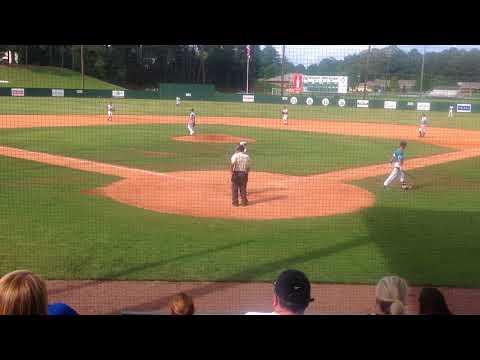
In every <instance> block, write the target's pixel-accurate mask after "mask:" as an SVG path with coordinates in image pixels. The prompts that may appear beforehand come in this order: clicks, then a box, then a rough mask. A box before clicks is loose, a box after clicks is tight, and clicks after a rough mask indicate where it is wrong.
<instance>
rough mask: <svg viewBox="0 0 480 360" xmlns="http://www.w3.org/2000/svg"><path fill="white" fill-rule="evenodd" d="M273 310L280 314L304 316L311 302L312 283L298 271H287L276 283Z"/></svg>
mask: <svg viewBox="0 0 480 360" xmlns="http://www.w3.org/2000/svg"><path fill="white" fill-rule="evenodd" d="M273 285H274V297H273V308H274V311H275V312H276V313H278V314H292V315H303V313H304V312H305V310H306V309H307V307H308V305H309V304H310V302H312V301H313V299H312V298H311V297H310V281H309V280H308V278H307V276H306V275H305V274H304V273H303V272H301V271H298V270H285V271H284V272H282V273H281V274H280V275H279V276H278V278H277V280H276V281H275V282H274V284H273Z"/></svg>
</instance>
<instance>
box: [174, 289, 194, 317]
mask: <svg viewBox="0 0 480 360" xmlns="http://www.w3.org/2000/svg"><path fill="white" fill-rule="evenodd" d="M168 307H169V308H170V314H171V315H193V314H194V313H195V306H194V305H193V299H192V298H191V297H190V296H188V295H187V294H185V293H182V292H181V293H178V294H175V295H173V296H172V297H171V298H170V300H169V301H168Z"/></svg>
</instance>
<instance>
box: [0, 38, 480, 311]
mask: <svg viewBox="0 0 480 360" xmlns="http://www.w3.org/2000/svg"><path fill="white" fill-rule="evenodd" d="M79 46H80V45H79ZM81 46H82V49H83V46H84V45H81ZM229 46H230V45H228V46H225V47H224V48H217V47H215V46H213V45H212V46H211V47H209V46H203V45H189V46H185V48H182V49H183V50H182V49H180V48H175V49H174V48H173V47H170V46H164V47H163V46H158V47H155V46H151V47H150V46H146V47H145V48H141V46H139V47H138V48H134V47H132V48H129V47H125V49H123V50H121V49H119V48H118V49H117V48H116V46H115V45H112V46H110V47H109V46H99V47H94V46H93V45H92V46H88V53H87V55H88V56H87V57H86V59H87V58H88V59H87V61H90V62H91V61H92V60H91V59H93V58H95V59H98V62H97V63H95V66H93V65H92V64H91V63H88V64H87V65H88V66H86V67H85V68H86V69H88V71H91V72H95V75H96V76H97V77H99V78H101V79H96V78H95V77H94V76H91V77H84V76H83V75H84V74H83V75H82V74H79V73H77V72H76V71H74V70H66V71H65V72H63V71H62V70H61V69H60V68H55V67H53V66H49V67H42V66H37V65H35V64H32V66H23V65H22V64H19V63H8V64H6V63H3V64H2V65H0V81H1V84H2V85H1V86H0V167H1V169H2V171H0V188H1V191H0V212H1V214H2V216H1V217H0V226H1V227H2V229H3V230H2V232H1V233H0V237H1V238H2V241H0V253H1V254H2V262H1V263H0V272H1V273H2V274H7V273H9V272H11V271H13V270H16V269H28V270H31V271H32V272H33V273H35V274H38V275H39V276H41V277H42V278H43V279H45V280H46V281H47V285H48V286H47V287H48V292H49V293H48V297H49V303H51V302H53V301H56V302H57V301H58V302H62V301H66V302H68V303H69V304H70V305H72V306H73V307H74V308H75V309H76V310H78V312H79V313H81V314H119V313H122V312H125V311H127V312H128V311H132V312H136V311H161V312H166V311H167V310H168V298H169V297H170V295H172V294H173V293H174V292H180V291H181V292H186V293H188V295H190V296H192V297H193V299H194V301H195V309H196V311H197V312H198V313H220V314H222V313H235V314H236V313H246V312H249V313H250V312H251V313H258V312H265V313H271V310H272V309H271V307H272V305H271V303H272V283H273V284H274V286H273V289H274V291H275V296H277V295H278V294H277V293H276V291H279V294H281V293H285V294H287V295H289V294H290V293H288V291H289V288H288V287H285V286H281V285H279V284H281V282H280V281H278V275H279V274H280V273H281V272H282V271H284V270H285V269H294V270H296V272H294V273H295V274H297V275H298V273H299V272H300V273H304V274H306V275H307V276H308V279H309V281H310V282H311V285H312V288H311V289H312V296H311V297H312V298H315V301H314V302H312V303H311V304H310V300H311V298H310V294H309V293H307V292H306V291H305V289H308V292H310V285H308V286H303V287H301V286H300V287H299V288H300V289H303V290H302V291H304V292H303V294H304V295H305V297H304V298H303V301H304V302H305V301H306V302H305V303H308V304H310V305H309V308H308V310H307V312H306V313H307V314H308V313H370V312H371V305H372V304H373V306H377V305H378V306H380V305H379V304H380V303H379V302H378V301H380V300H381V301H383V302H384V303H388V302H390V305H391V304H393V303H394V302H395V301H396V300H392V301H390V299H386V298H384V297H382V298H381V299H380V297H379V295H378V293H377V292H376V290H378V289H376V288H375V284H377V282H378V280H379V279H381V278H383V277H385V276H389V275H398V276H399V277H401V278H403V279H405V280H406V283H408V287H409V289H410V292H409V294H408V297H407V299H406V301H401V303H402V306H404V308H405V309H407V312H418V311H419V309H418V301H419V299H418V296H419V293H420V289H421V288H422V287H425V286H428V287H437V288H440V289H442V291H443V292H444V294H446V297H447V300H448V305H449V307H450V308H451V309H452V310H453V312H454V313H457V314H466V313H476V314H480V302H478V301H477V298H480V277H479V274H480V263H479V261H478V258H479V257H480V243H479V242H478V240H477V236H475V234H478V233H479V232H480V121H479V116H480V115H479V114H480V97H478V94H479V93H478V91H480V83H477V82H476V81H475V79H474V76H473V75H472V79H471V81H468V82H466V81H464V79H469V77H468V76H466V75H465V74H459V77H458V79H459V80H458V81H456V83H458V84H457V85H455V86H454V85H452V86H448V87H445V88H443V85H442V84H444V83H445V84H446V83H449V84H453V83H454V82H455V81H454V80H455V79H454V78H453V77H454V76H453V75H451V74H450V72H448V73H446V72H445V74H443V73H442V74H441V76H439V78H438V79H439V80H438V82H437V84H439V85H438V86H437V85H434V77H433V76H430V75H428V76H425V78H423V76H424V72H428V71H430V70H429V69H431V68H432V67H434V66H437V61H438V63H441V61H443V60H441V59H442V56H444V55H438V56H437V57H435V59H436V60H435V61H430V62H428V61H425V64H423V65H422V66H423V67H424V68H423V70H422V74H421V75H420V74H418V77H419V78H420V77H422V79H423V80H422V83H421V85H420V83H417V81H416V80H414V78H415V79H416V78H417V75H415V76H414V72H415V71H416V70H415V69H414V65H415V66H416V64H420V63H421V61H423V60H425V59H422V54H421V53H418V54H417V53H416V52H409V53H406V52H405V54H403V55H402V54H401V53H400V52H399V51H398V49H395V48H394V47H393V48H390V47H388V48H390V50H389V51H391V52H392V54H393V55H391V56H392V59H395V63H394V62H393V60H392V66H391V67H388V69H389V70H388V71H392V73H391V74H386V71H387V68H385V69H384V68H382V67H381V66H380V65H379V64H380V63H381V61H390V60H388V59H389V58H388V57H387V56H384V57H378V56H379V54H388V52H387V53H385V52H383V49H380V48H378V49H375V51H371V50H372V49H370V48H369V47H367V48H366V49H364V50H363V52H362V51H360V52H358V54H356V55H349V57H348V58H346V59H347V60H348V61H346V60H337V59H336V58H335V57H328V58H326V59H327V60H328V61H327V60H319V62H318V64H316V63H312V64H313V65H309V66H306V65H305V64H300V63H299V64H298V65H294V64H293V63H289V61H288V59H285V63H282V64H280V63H278V64H276V63H275V62H276V59H277V58H278V59H281V58H280V57H278V56H276V55H275V54H276V53H275V51H276V50H275V48H274V47H268V46H266V47H265V49H266V50H265V49H259V47H257V46H253V45H251V49H250V45H249V53H248V56H247V55H245V54H244V56H245V57H244V58H241V59H240V58H238V57H239V56H243V55H242V51H243V50H242V49H243V48H242V47H237V48H230V47H229ZM27 47H28V46H25V47H18V48H17V49H11V50H9V51H10V52H11V53H12V54H15V52H17V53H20V55H21V51H25V50H26V49H27ZM85 47H87V46H86V45H85ZM232 49H234V50H235V51H233V50H232ZM44 50H45V49H43V48H38V49H35V51H30V56H31V57H33V58H35V57H36V56H40V55H37V53H38V54H41V53H42V51H44ZM74 50H75V51H74ZM83 50H85V49H83ZM83 50H82V51H83ZM167 50H168V51H167ZM173 50H178V51H175V52H173ZM180 50H182V51H180ZM45 51H46V50H45ZM62 51H66V52H67V53H68V51H71V52H70V55H71V56H69V60H68V61H70V58H71V59H74V57H75V56H77V55H76V54H77V52H79V51H80V48H78V49H77V48H75V49H74V48H73V47H72V48H71V49H70V50H65V49H63V50H62ZM127 51H131V54H130V53H128V54H130V55H128V56H123V55H122V54H127ZM162 51H165V52H164V53H163V52H162ZM250 51H251V53H250ZM142 52H144V53H143V54H142ZM134 53H135V54H136V56H137V65H139V66H137V68H138V69H137V68H135V69H136V70H135V71H138V74H139V76H138V79H132V80H131V81H132V83H130V82H129V81H130V80H129V79H130V77H132V78H133V77H134V76H133V75H132V74H137V72H135V73H134V72H133V68H129V72H128V74H129V76H126V75H125V79H123V80H124V81H123V80H122V81H120V80H119V79H120V78H121V77H122V76H124V74H123V72H121V71H119V72H117V70H115V69H113V68H112V69H109V71H106V70H107V68H108V66H107V65H103V64H110V62H111V61H113V60H115V61H117V60H118V61H119V62H120V63H121V61H123V60H122V59H123V58H124V57H127V58H129V57H131V58H132V61H133V60H134V57H135V56H133V54H134ZM45 54H47V55H48V53H45ZM145 54H147V55H145ZM159 54H163V55H162V56H163V57H162V56H160V55H159ZM173 54H176V55H175V62H172V63H171V64H172V65H171V66H170V65H169V64H170V62H171V61H170V60H171V59H170V55H173ZM226 54H227V55H228V54H229V55H228V56H231V57H232V59H233V58H235V57H237V58H235V59H237V60H241V61H237V62H236V63H235V64H236V65H235V66H231V65H232V64H230V63H228V64H230V65H228V66H227V65H225V66H223V65H224V64H223V62H227V61H229V60H228V59H227V57H226ZM269 54H270V55H271V59H272V60H268V59H269V58H268V56H270V55H269ZM449 54H450V53H449ZM466 54H467V53H466V52H462V51H460V50H459V51H453V50H452V51H451V54H450V55H449V56H450V58H451V59H454V58H455V57H456V56H458V57H459V59H460V57H461V56H466ZM17 55H18V54H17ZM94 55H95V56H94ZM164 55H165V56H164ZM167 55H168V56H167ZM224 55H225V59H224V58H223V56H224ZM277 55H278V54H277ZM344 55H345V54H344ZM397 55H402V56H398V57H397ZM52 56H53V57H55V56H58V57H59V59H61V61H62V62H61V63H62V67H63V66H64V65H65V67H66V68H67V67H68V66H71V68H72V69H75V67H76V66H77V65H78V66H80V65H79V64H80V63H78V64H77V60H78V59H76V58H75V62H74V63H73V64H68V65H66V64H64V63H63V62H65V61H66V60H65V58H61V57H60V56H64V53H63V52H59V51H58V54H57V51H56V50H55V51H53V55H52ZM79 56H80V55H79ZM81 56H83V55H81ZM256 56H258V57H256ZM260 56H263V57H262V58H260ZM345 56H346V55H345ZM366 56H372V59H370V60H369V61H368V62H367V61H366V59H367V58H366ZM423 56H425V55H424V54H423ZM469 56H470V57H469V59H470V58H473V57H474V56H479V57H478V59H479V60H480V55H478V54H477V52H476V51H473V52H472V54H470V55H469ZM17 57H18V56H17ZM177 57H178V58H179V59H181V60H182V61H183V60H188V61H183V62H181V64H182V65H181V66H179V65H178V64H180V62H178V64H177V65H175V66H174V63H176V62H177ZM250 57H252V59H250ZM47 58H48V56H46V55H45V60H42V61H46V59H47ZM374 58H375V59H376V60H378V61H374V60H373V59H374ZM12 59H15V56H13V58H11V57H9V58H8V61H9V62H11V61H14V60H12ZM109 59H110V60H109ZM165 59H166V60H165ZM40 60H41V59H40ZM40 60H39V61H40ZM107 60H108V61H110V62H108V61H107ZM164 60H165V61H164ZM244 60H245V61H244ZM267 60H268V61H267ZM301 60H302V59H301ZM303 60H305V59H303ZM360 60H361V61H360ZM380 60H381V61H380ZM407 60H408V61H407ZM172 61H173V60H172ZM279 61H280V60H279ZM282 61H283V60H282ZM452 61H453V60H452ZM465 61H466V60H465ZM164 62H165V63H164ZM217 62H218V66H217V65H216V64H217ZM270 62H273V63H275V64H274V65H275V66H265V64H269V63H270ZM350 62H351V64H350ZM327 63H328V64H330V65H331V66H332V69H336V70H335V71H333V70H332V71H331V72H332V73H331V74H329V72H330V70H328V71H326V70H325V66H326V65H327ZM243 64H245V65H247V64H249V65H248V66H251V68H249V69H250V70H248V71H247V69H240V68H241V67H243ZM352 64H353V65H352ZM366 64H368V68H369V69H370V70H368V71H371V73H370V74H368V71H367V69H366V67H367V65H366ZM455 64H458V66H457V67H454V68H452V70H451V72H454V71H457V72H460V69H461V68H462V67H466V68H470V67H468V66H467V65H468V64H470V65H472V66H471V68H472V69H474V67H473V63H468V62H462V61H460V60H459V61H458V62H455ZM127 65H128V64H127ZM127 65H126V66H127ZM277 65H278V66H277ZM103 66H104V67H105V69H104V68H103ZM119 66H120V65H119ZM128 66H130V65H128ZM222 66H223V67H222ZM364 66H365V68H364ZM384 66H387V65H386V64H384ZM230 67H231V69H230ZM277 67H278V69H277ZM237 68H238V69H237ZM125 69H126V68H125ZM181 69H183V70H181ZM229 69H230V70H231V73H228V74H227V75H228V76H227V75H225V74H224V73H225V72H226V70H229ZM282 69H283V70H282ZM285 69H288V70H285ZM359 69H360V70H361V71H360V70H359ZM399 69H400V70H399ZM412 69H413V70H412ZM110 70H111V71H110ZM114 70H115V71H114ZM240 70H242V71H240ZM344 70H345V71H344ZM180 71H182V74H180ZM278 71H284V72H285V71H286V73H282V74H279V73H278ZM402 71H403V72H402ZM462 71H463V70H462ZM472 71H473V70H472ZM97 72H98V73H97ZM397 72H398V73H397ZM217 73H218V74H217ZM350 73H351V74H353V75H350ZM214 74H215V76H213V75H214ZM346 74H348V76H347V75H346ZM378 74H381V75H382V76H383V77H384V78H385V79H383V78H381V79H380V78H378V77H379V76H380V75H378ZM405 74H406V75H408V76H406V75H405ZM478 74H479V76H480V72H478ZM13 75H15V76H16V78H13V77H12V76H13ZM140 75H141V76H140ZM217 75H218V76H217ZM220 75H222V76H220ZM223 75H225V76H223ZM403 75H405V76H403ZM410 75H411V76H410ZM460 75H462V76H460ZM9 76H10V77H9ZM109 76H111V77H112V78H111V79H110V78H109ZM244 76H250V77H251V78H250V79H248V80H247V79H243V77H244ZM69 79H70V80H69ZM462 79H463V80H462ZM127 80H128V81H127ZM135 81H139V83H138V84H134V83H133V82H135ZM183 81H185V83H184V82H183ZM110 82H111V83H110ZM188 82H191V83H188ZM42 83H45V84H46V85H45V86H49V87H42ZM80 83H82V85H81V86H80V87H79V84H80ZM85 83H86V84H87V87H85ZM244 83H245V86H244ZM57 84H58V86H57ZM116 84H120V85H122V86H117V85H116ZM246 84H248V85H246ZM137 85H138V86H137ZM221 85H225V86H224V87H223V86H221ZM227 85H229V86H227ZM89 87H91V88H89ZM243 87H245V89H243ZM417 88H418V89H417ZM427 88H428V90H427ZM273 94H276V95H273ZM436 94H440V95H436ZM452 94H454V95H455V96H453V95H452ZM439 96H441V97H439ZM287 273H288V272H287ZM297 275H295V276H297ZM303 278H304V276H303V277H302V279H303ZM276 279H277V280H276ZM296 279H297V278H294V280H295V281H297V280H296ZM306 283H307V282H303V283H302V284H306ZM292 284H293V288H294V287H295V286H297V287H298V286H299V285H298V281H297V282H294V283H292ZM401 284H405V281H404V282H403V283H401ZM387 285H388V284H386V285H385V288H387ZM402 286H403V287H402V289H406V288H407V286H406V285H402ZM278 289H280V290H278ZM385 292H388V291H386V290H385ZM405 293H406V290H405V291H404V292H403V294H405ZM119 294H123V296H120V295H119ZM307 295H308V296H307ZM285 296H286V295H285ZM320 298H321V301H317V299H320ZM111 299H113V300H111ZM274 299H276V298H275V297H274ZM379 299H380V300H379ZM383 305H384V304H383ZM397 305H398V304H397ZM274 306H275V305H274Z"/></svg>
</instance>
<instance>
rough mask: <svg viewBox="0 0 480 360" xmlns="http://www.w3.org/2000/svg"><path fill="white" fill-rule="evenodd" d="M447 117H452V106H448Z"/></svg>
mask: <svg viewBox="0 0 480 360" xmlns="http://www.w3.org/2000/svg"><path fill="white" fill-rule="evenodd" d="M448 117H449V118H451V117H453V105H450V107H449V108H448Z"/></svg>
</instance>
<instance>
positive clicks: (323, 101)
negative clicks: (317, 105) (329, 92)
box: [322, 98, 330, 106]
mask: <svg viewBox="0 0 480 360" xmlns="http://www.w3.org/2000/svg"><path fill="white" fill-rule="evenodd" d="M328 104H330V100H328V99H327V98H324V99H323V100H322V105H323V106H328Z"/></svg>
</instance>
